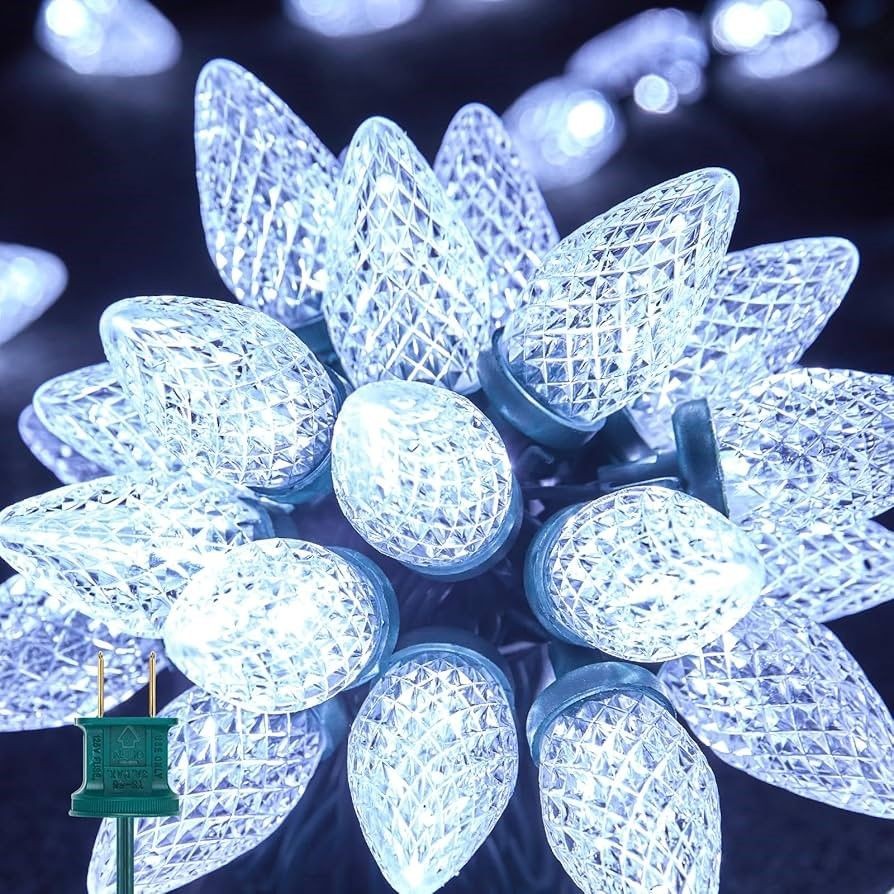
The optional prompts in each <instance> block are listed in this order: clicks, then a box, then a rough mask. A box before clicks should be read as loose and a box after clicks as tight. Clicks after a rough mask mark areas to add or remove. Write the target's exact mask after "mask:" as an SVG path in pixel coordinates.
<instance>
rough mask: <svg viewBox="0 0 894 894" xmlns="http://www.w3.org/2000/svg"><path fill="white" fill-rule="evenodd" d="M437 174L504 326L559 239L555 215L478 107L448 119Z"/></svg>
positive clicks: (492, 117)
mask: <svg viewBox="0 0 894 894" xmlns="http://www.w3.org/2000/svg"><path fill="white" fill-rule="evenodd" d="M434 171H435V174H436V175H437V177H438V179H439V180H440V181H441V183H442V184H443V186H444V189H445V190H446V192H447V196H448V197H449V198H450V199H452V201H453V202H454V203H455V204H456V206H457V208H458V209H459V213H460V216H461V217H462V219H463V221H464V222H465V224H466V226H467V227H468V228H469V232H470V233H471V234H472V238H473V239H474V240H475V246H476V248H477V249H478V252H479V254H480V255H481V257H482V258H483V259H484V263H485V265H486V267H487V277H488V281H489V283H490V288H491V294H490V310H491V317H492V320H493V325H494V327H497V326H501V325H502V324H503V321H504V320H505V318H506V316H507V315H508V314H509V313H511V312H512V311H513V310H515V306H516V304H517V303H518V297H519V295H520V293H521V292H522V290H523V289H524V288H525V286H526V285H527V284H528V282H529V281H530V280H531V278H532V276H533V275H534V273H535V272H536V270H537V268H538V267H539V266H540V264H541V262H542V260H543V257H544V255H545V254H546V253H547V252H548V251H549V250H550V249H551V248H552V247H553V246H554V245H555V244H556V243H557V242H558V241H559V234H558V233H557V232H556V225H555V224H554V223H553V219H552V215H550V213H549V210H548V209H547V207H546V202H545V201H544V198H543V195H542V194H541V192H540V189H539V188H538V186H537V181H536V180H535V179H534V175H533V174H532V173H531V172H530V171H529V170H528V168H527V167H526V166H525V165H524V163H523V162H522V161H521V159H520V158H519V155H518V153H517V152H516V150H515V147H514V146H513V145H512V140H511V139H510V137H509V134H508V133H507V132H506V128H505V127H504V126H503V122H502V121H501V120H500V118H499V117H498V116H497V115H496V114H495V113H494V112H492V111H491V110H490V109H489V108H487V107H486V106H483V105H479V104H478V103H471V104H470V105H467V106H463V107H462V108H461V109H460V110H459V111H458V112H457V113H456V115H455V116H454V118H453V120H452V121H451V122H450V125H449V126H448V128H447V131H446V132H445V134H444V139H443V141H442V142H441V148H440V149H439V150H438V154H437V157H436V158H435V164H434Z"/></svg>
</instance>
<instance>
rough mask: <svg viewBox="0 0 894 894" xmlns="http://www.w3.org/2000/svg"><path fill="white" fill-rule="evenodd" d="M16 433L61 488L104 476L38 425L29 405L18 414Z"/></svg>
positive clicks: (88, 461)
mask: <svg viewBox="0 0 894 894" xmlns="http://www.w3.org/2000/svg"><path fill="white" fill-rule="evenodd" d="M18 431H19V437H20V438H21V439H22V443H23V444H24V445H25V446H26V447H27V448H28V449H29V450H30V451H31V454H32V456H33V457H34V458H35V459H36V460H37V461H38V462H39V463H40V464H41V465H42V466H44V468H46V469H48V470H49V471H50V472H52V473H53V474H54V475H55V476H56V477H57V478H58V479H59V480H60V481H61V482H62V483H63V484H75V483H77V482H79V481H89V480H90V479H92V478H100V477H102V476H103V475H106V474H108V473H107V472H106V470H105V469H103V468H101V467H100V466H98V465H96V463H94V462H91V461H90V460H89V459H87V458H86V457H83V456H81V455H80V454H79V453H77V452H75V451H74V450H72V449H71V447H69V446H68V444H66V443H65V442H64V441H60V440H59V438H57V437H56V436H55V435H54V434H53V433H52V432H51V431H50V430H49V429H48V428H47V427H46V426H45V425H44V424H43V423H42V422H41V421H40V419H39V418H38V416H37V414H36V413H35V412H34V407H32V406H31V404H28V406H27V407H25V409H24V410H22V412H21V413H19V419H18Z"/></svg>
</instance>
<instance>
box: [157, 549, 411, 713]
mask: <svg viewBox="0 0 894 894" xmlns="http://www.w3.org/2000/svg"><path fill="white" fill-rule="evenodd" d="M163 634H164V639H165V648H166V649H167V652H168V655H169V656H170V658H171V661H173V662H174V664H175V665H176V666H177V667H178V668H180V670H182V671H183V672H184V673H185V674H186V675H187V676H188V677H189V678H190V679H191V680H192V681H193V682H194V683H197V684H198V685H199V686H201V687H202V688H203V689H205V690H206V691H207V692H210V693H211V694H212V695H214V696H216V697H217V698H220V699H222V700H223V701H226V702H231V703H232V704H235V705H239V706H241V707H244V708H248V709H250V710H252V711H264V712H282V711H301V710H304V709H306V708H310V707H313V706H314V705H318V704H320V703H321V702H324V701H326V700H327V699H329V698H332V697H333V696H334V695H336V694H338V693H339V692H341V691H342V690H343V689H347V688H348V687H350V686H356V685H357V684H358V683H361V682H363V681H364V680H366V679H368V678H369V677H370V676H372V675H374V674H375V673H376V672H377V671H378V664H379V661H380V660H381V659H382V657H383V655H387V653H388V652H390V649H391V646H393V644H394V640H395V639H396V637H397V606H396V603H395V601H394V594H393V592H392V590H391V585H390V584H389V583H388V581H387V579H386V578H385V576H384V575H383V574H382V572H381V571H379V569H378V568H376V566H375V565H373V563H372V562H370V561H369V560H368V559H365V558H364V557H363V556H361V555H360V554H359V553H355V552H353V551H351V550H335V549H326V548H325V547H323V546H317V545H316V544H313V543H305V542H304V541H301V540H282V539H274V540H263V541H261V542H259V543H246V544H243V545H242V546H236V547H234V548H233V549H231V550H229V551H228V552H227V553H226V554H225V555H224V556H223V557H222V558H221V560H220V561H219V562H215V563H214V564H212V565H210V566H209V567H207V568H205V569H204V570H202V571H200V572H198V573H197V574H196V575H195V576H194V577H193V578H192V580H191V581H190V582H189V584H188V585H187V586H186V588H185V589H184V590H183V592H182V593H181V594H180V597H179V598H178V599H177V601H176V602H175V603H174V607H173V608H172V609H171V613H170V614H169V615H168V619H167V622H166V623H165V626H164V630H163Z"/></svg>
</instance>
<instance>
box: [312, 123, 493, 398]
mask: <svg viewBox="0 0 894 894" xmlns="http://www.w3.org/2000/svg"><path fill="white" fill-rule="evenodd" d="M327 266H328V270H329V277H330V282H329V286H328V287H327V289H326V294H325V296H324V298H323V313H324V314H325V316H326V323H327V325H328V327H329V335H330V337H331V339H332V345H333V347H334V348H335V350H336V352H337V353H338V356H339V358H340V359H341V362H342V365H343V366H344V368H345V372H346V373H347V375H348V378H349V379H350V380H351V381H352V382H353V383H354V384H355V385H362V384H363V383H364V382H370V381H374V380H378V379H387V378H396V379H407V380H416V381H422V382H434V383H437V384H440V385H443V386H445V387H446V388H450V389H452V390H454V391H460V392H470V391H474V390H475V389H476V388H477V387H478V373H477V368H476V362H477V358H478V353H479V351H480V350H481V349H482V348H483V347H484V346H485V345H486V344H487V339H488V336H489V334H490V296H489V291H488V282H487V270H486V268H485V265H484V261H483V260H482V259H481V256H480V255H479V254H478V250H477V249H476V248H475V243H474V241H473V239H472V236H471V234H470V233H469V231H468V230H467V229H466V227H465V224H463V223H462V221H461V220H460V218H459V211H458V209H457V208H456V207H455V206H454V204H453V202H451V201H450V199H449V198H447V196H446V195H445V193H444V190H443V188H442V187H441V184H440V183H439V182H438V179H437V177H435V175H434V172H433V171H432V169H431V168H430V167H429V166H428V163H427V162H426V161H425V159H424V158H423V157H422V155H421V154H420V153H419V150H418V149H417V148H416V147H415V146H414V145H413V143H412V142H410V139H409V138H408V137H407V135H406V134H405V133H404V132H403V131H402V130H401V129H400V128H399V127H398V126H397V125H396V124H394V123H393V122H391V121H388V120H386V119H384V118H370V119H369V120H367V121H366V122H364V123H363V124H362V125H361V126H360V127H359V128H358V129H357V132H356V133H355V134H354V138H353V140H351V144H350V146H349V147H348V150H347V153H346V155H345V159H344V168H343V171H342V178H341V180H340V181H339V185H338V191H337V195H336V211H335V224H334V228H333V232H332V235H331V237H330V239H329V254H328V259H327Z"/></svg>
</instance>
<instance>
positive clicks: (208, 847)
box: [87, 687, 326, 894]
mask: <svg viewBox="0 0 894 894" xmlns="http://www.w3.org/2000/svg"><path fill="white" fill-rule="evenodd" d="M162 713H163V714H164V715H165V716H166V717H175V718H176V719H177V720H179V721H180V722H179V723H178V724H177V726H175V727H174V728H173V729H172V730H171V732H170V734H169V742H170V747H169V762H170V775H169V778H170V783H171V788H172V789H173V790H174V791H176V792H178V793H179V794H180V814H179V816H165V817H150V818H140V819H137V820H136V821H135V824H134V825H135V828H134V881H135V890H137V891H139V892H140V894H164V892H167V891H173V890H175V889H177V888H180V887H181V886H183V885H186V884H189V882H192V881H194V880H195V879H197V878H201V877H202V876H204V875H207V874H208V873H209V872H213V871H214V870H215V869H219V868H220V867H221V866H225V865H226V864H227V863H230V862H231V861H233V860H235V859H236V857H239V856H241V855H242V854H244V853H246V852H247V851H250V850H251V849H252V848H254V847H257V845H259V844H260V843H261V842H262V841H264V840H265V839H266V838H268V837H269V836H270V835H272V834H273V833H274V832H275V831H276V830H277V828H279V826H280V825H281V824H282V822H283V820H284V819H285V818H286V816H288V814H289V812H290V811H291V810H292V809H293V808H294V807H295V805H296V804H297V803H298V802H299V801H300V800H301V798H302V796H303V795H304V791H305V789H306V788H307V785H308V783H309V782H310V780H311V778H312V777H313V775H314V773H315V772H316V769H317V766H318V764H319V762H320V758H321V757H322V754H323V751H324V748H325V747H326V736H325V735H324V733H323V731H322V728H321V726H320V722H319V720H318V718H317V716H316V715H315V714H314V713H313V712H303V713H297V714H255V713H252V712H250V711H245V710H243V709H241V708H234V707H232V706H231V705H227V704H225V703H224V702H221V701H219V700H218V699H216V698H214V697H213V696H210V695H208V694H207V693H205V692H203V691H202V690H201V689H198V688H196V687H194V688H192V689H188V690H187V691H186V692H184V693H183V694H182V695H179V696H177V698H175V699H174V700H173V701H172V702H171V703H170V704H169V705H168V706H167V707H166V708H164V710H163V712H162ZM115 875H116V840H115V820H113V819H112V820H108V819H107V820H103V823H102V825H101V826H100V829H99V834H98V835H97V836H96V842H95V844H94V845H93V855H92V857H91V859H90V868H89V870H88V873H87V891H88V894H114V891H115V890H116V889H115Z"/></svg>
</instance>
